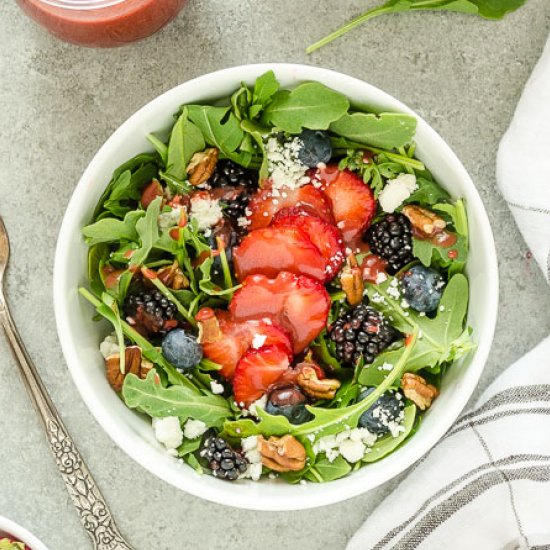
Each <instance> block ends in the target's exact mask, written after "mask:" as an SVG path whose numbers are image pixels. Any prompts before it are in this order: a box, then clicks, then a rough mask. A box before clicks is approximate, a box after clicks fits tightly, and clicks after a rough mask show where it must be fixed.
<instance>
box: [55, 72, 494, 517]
mask: <svg viewBox="0 0 550 550" xmlns="http://www.w3.org/2000/svg"><path fill="white" fill-rule="evenodd" d="M268 69H273V70H274V71H275V74H276V75H277V78H278V79H279V80H280V82H281V84H282V85H283V86H295V85H297V84H298V83H300V82H302V81H307V80H317V81H319V82H322V83H324V84H326V85H327V86H330V87H331V88H333V89H335V90H338V91H340V92H342V93H344V94H345V95H347V96H348V97H349V98H350V99H351V100H352V101H353V102H356V103H358V104H361V105H364V106H370V107H372V108H374V109H377V110H387V111H400V112H409V113H412V114H414V113H413V112H412V111H411V110H410V109H409V108H408V107H406V106H405V105H403V104H402V103H400V102H399V101H397V100H396V99H394V98H393V97H391V96H389V95H388V94H386V93H384V92H382V91H381V90H379V89H377V88H375V87H374V86H371V85H369V84H366V83H365V82H362V81H361V80H357V79H355V78H352V77H349V76H346V75H343V74H340V73H336V72H333V71H330V70H326V69H319V68H316V67H310V66H304V65H287V64H261V65H246V66H242V67H234V68H231V69H225V70H222V71H218V72H215V73H211V74H207V75H205V76H202V77H199V78H196V79H194V80H191V81H189V82H185V83H183V84H181V85H179V86H177V87H176V88H173V89H172V90H169V91H168V92H166V93H165V94H163V95H161V96H159V97H157V98H156V99H154V100H153V101H151V102H150V103H148V104H147V105H145V106H144V107H143V108H141V109H140V110H139V111H138V112H137V113H135V114H134V115H133V116H131V117H130V118H129V119H128V120H127V121H126V122H125V123H124V124H122V126H120V128H118V130H116V132H115V133H114V134H113V135H112V136H111V137H110V138H109V139H108V140H107V141H106V142H105V144H104V145H103V147H101V149H100V150H99V152H98V153H97V154H96V156H95V157H94V158H93V160H92V161H91V162H90V164H89V166H88V168H87V169H86V171H85V172H84V175H83V176H82V178H81V180H80V182H79V183H78V185H77V187H76V189H75V191H74V194H73V196H72V199H71V201H70V203H69V206H68V208H67V212H66V214H65V218H64V220H63V224H62V227H61V231H60V234H59V240H58V243H57V251H56V257H55V269H54V277H53V280H54V301H55V314H56V318H57V329H58V332H59V339H60V341H61V345H62V348H63V352H64V354H65V359H66V361H67V364H68V366H69V370H70V372H71V374H72V376H73V379H74V381H75V383H76V385H77V387H78V389H79V391H80V393H81V395H82V398H83V399H84V401H85V402H86V404H87V405H88V407H89V409H90V410H91V411H92V413H93V414H94V416H95V417H96V419H97V421H98V422H99V423H100V424H101V425H102V426H103V428H104V429H105V431H106V432H107V433H108V434H109V435H110V436H111V438H112V439H113V440H114V441H115V443H117V444H118V445H119V446H120V447H121V448H122V449H123V450H124V451H125V452H126V453H127V454H128V455H129V456H130V457H132V458H133V459H134V460H136V461H137V462H139V463H140V464H141V465H142V466H143V467H145V468H147V469H148V470H149V471H151V472H152V473H154V474H155V475H157V476H158V477H160V478H161V479H163V480H165V481H167V482H168V483H171V484H172V485H174V486H175V487H178V488H180V489H183V490H184V491H187V492H189V493H192V494H193V495H196V496H199V497H202V498H205V499H208V500H211V501H214V502H218V503H221V504H227V505H231V506H237V507H241V508H250V509H255V510H295V509H304V508H313V507H316V506H323V505H326V504H331V503H335V502H338V501H342V500H345V499H348V498H350V497H353V496H355V495H359V494H361V493H363V492H365V491H368V490H369V489H372V488H373V487H376V486H378V485H380V484H381V483H384V482H385V481H387V480H389V479H391V478H392V477H394V476H395V475H397V474H399V473H400V472H402V471H403V470H405V469H406V468H407V467H408V466H411V465H412V464H414V463H415V462H416V461H417V460H418V459H419V458H420V457H421V456H422V455H424V454H425V453H426V452H427V451H428V450H429V449H430V448H431V447H432V446H433V445H434V444H435V443H436V441H437V440H438V439H439V438H441V436H442V435H443V434H444V433H445V432H446V431H447V430H448V429H449V427H450V426H451V424H452V423H453V421H454V420H455V419H456V418H457V416H458V415H459V413H460V411H461V410H462V409H463V407H464V406H465V405H466V403H467V401H468V399H469V397H470V396H471V394H472V392H473V390H474V388H475V386H476V384H477V381H478V379H479V377H480V374H481V371H482V370H483V367H484V365H485V362H486V360H487V356H488V354H489V349H490V347H491V342H492V338H493V332H494V328H495V323H496V315H497V306H498V271H497V261H496V254H495V247H494V241H493V235H492V232H491V227H490V225H489V221H488V218H487V214H486V212H485V209H484V207H483V204H482V202H481V199H480V197H479V195H478V193H477V191H476V188H475V186H474V184H473V182H472V180H471V179H470V177H469V175H468V173H467V172H466V170H465V169H464V167H463V166H462V164H461V163H460V161H459V160H458V158H457V157H456V155H455V154H454V153H453V152H452V151H451V149H450V148H449V146H448V145H447V144H446V143H445V142H444V141H443V139H442V138H441V137H440V136H439V135H438V134H437V133H436V132H435V131H434V130H433V129H432V128H430V126H428V124H427V123H426V122H425V121H424V120H422V119H421V118H420V117H418V115H415V116H416V117H417V119H418V129H417V133H416V141H417V156H418V158H419V159H421V160H422V161H424V162H425V163H426V165H427V166H428V168H429V169H430V170H431V171H432V173H433V174H434V176H435V177H436V178H437V180H438V181H439V182H440V183H441V184H442V186H443V187H445V188H446V189H447V190H448V191H449V192H450V193H451V195H453V196H454V197H457V198H459V197H463V198H465V199H466V204H467V209H468V218H469V223H470V236H471V252H470V257H469V260H468V276H469V279H470V285H471V286H470V310H469V315H468V323H469V324H470V325H471V326H472V327H473V329H474V338H475V340H476V341H477V342H478V348H477V351H476V352H475V353H473V354H472V355H471V356H470V357H468V358H467V360H466V361H464V362H463V363H462V364H461V365H460V366H459V365H457V366H455V367H454V368H452V369H450V370H449V372H448V373H447V375H446V376H445V379H444V382H443V387H442V391H441V396H440V397H439V398H438V399H437V400H436V401H435V403H434V405H433V407H432V408H431V409H430V410H429V412H428V413H427V414H426V415H425V417H424V420H423V422H422V427H421V428H420V430H419V431H418V433H416V434H415V435H414V437H413V438H411V440H410V441H408V442H407V443H406V445H404V446H403V447H401V448H400V449H399V450H397V451H396V452H394V453H393V454H391V455H390V456H388V457H386V458H384V459H383V460H381V461H380V462H377V463H374V464H370V465H367V466H366V467H364V468H362V469H360V470H359V471H357V472H355V473H354V474H353V475H350V476H348V477H347V478H344V479H340V480H337V481H333V482H331V483H326V484H311V483H310V484H306V485H297V486H294V485H287V484H284V483H281V482H270V481H265V482H261V483H257V482H256V483H255V482H251V481H247V482H240V483H237V484H235V483H233V484H231V483H227V482H224V481H221V480H217V479H215V478H213V477H210V476H202V477H201V476H199V475H197V474H196V473H195V472H193V471H192V470H191V468H189V467H187V466H185V465H182V464H180V463H179V462H177V461H176V460H175V459H174V458H172V457H170V456H168V455H167V454H166V452H165V451H164V450H163V448H162V447H161V445H160V444H158V443H157V442H156V441H155V438H154V436H153V431H152V429H151V426H150V424H149V423H148V422H146V421H145V420H144V419H143V418H142V417H140V416H138V415H137V414H135V413H134V412H132V411H131V410H130V409H128V408H126V407H125V406H124V403H123V402H122V401H121V400H120V399H119V398H118V397H117V396H116V394H115V393H114V392H113V391H112V390H111V388H110V387H109V385H108V383H107V381H106V379H105V375H104V367H103V359H102V357H101V355H100V354H99V352H98V344H99V342H100V341H101V339H102V338H103V337H104V336H105V334H106V332H107V327H106V326H104V325H101V324H97V323H95V322H93V321H92V319H91V317H92V314H93V311H92V309H91V308H90V306H89V305H88V304H87V303H85V301H84V300H83V299H81V298H80V297H79V295H78V293H77V288H78V286H80V285H86V283H87V281H86V245H85V244H84V242H83V240H82V238H81V234H80V228H81V227H82V226H84V225H86V224H87V223H89V221H90V216H91V214H92V211H93V209H94V207H95V205H96V203H97V201H98V199H99V197H100V195H101V193H102V192H103V190H104V188H105V186H106V185H107V182H108V181H109V179H110V177H111V172H112V171H113V170H114V169H115V168H116V167H117V166H119V165H120V164H121V163H122V162H124V161H126V160H127V159H129V158H130V157H132V156H134V155H135V154H137V153H139V152H142V151H146V150H150V149H151V147H150V145H149V143H148V142H147V140H146V139H145V136H146V135H147V134H148V133H149V132H152V131H156V130H159V129H162V128H167V127H169V126H170V124H171V122H173V119H172V114H173V113H174V112H175V111H177V109H178V107H179V106H180V105H181V104H183V103H191V102H194V103H196V102H204V101H209V100H213V99H216V98H220V97H224V96H228V95H229V94H230V93H231V92H233V91H234V90H235V89H236V88H237V87H238V86H239V83H240V82H242V81H245V82H248V83H249V84H251V83H253V82H254V80H255V79H256V77H257V76H259V75H260V74H262V73H264V72H265V71H267V70H268Z"/></svg>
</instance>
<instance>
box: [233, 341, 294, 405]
mask: <svg viewBox="0 0 550 550" xmlns="http://www.w3.org/2000/svg"><path fill="white" fill-rule="evenodd" d="M291 359H292V357H291V356H289V354H288V351H287V350H286V349H284V348H282V347H280V346H262V347H261V348H259V349H251V350H249V351H248V352H247V353H246V354H245V355H244V357H243V358H242V359H241V360H240V361H239V364H238V365H237V368H236V369H235V376H234V377H233V397H234V398H235V401H236V402H237V403H238V404H239V405H240V404H243V405H244V406H245V407H248V406H249V405H250V404H252V403H253V402H254V401H256V400H257V399H259V398H260V397H262V395H264V394H265V393H266V392H267V390H268V389H269V387H270V386H271V385H272V384H274V383H275V382H277V380H279V378H281V376H282V375H283V374H284V373H285V372H286V371H287V370H288V368H289V366H290V361H291Z"/></svg>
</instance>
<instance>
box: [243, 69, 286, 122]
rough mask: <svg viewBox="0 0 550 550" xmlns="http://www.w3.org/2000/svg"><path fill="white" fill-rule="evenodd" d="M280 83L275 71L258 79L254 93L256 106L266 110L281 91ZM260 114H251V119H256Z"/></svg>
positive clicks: (268, 72)
mask: <svg viewBox="0 0 550 550" xmlns="http://www.w3.org/2000/svg"><path fill="white" fill-rule="evenodd" d="M279 86H280V85H279V82H278V80H277V78H276V77H275V73H274V72H273V71H267V72H266V73H264V74H263V75H261V76H259V77H258V78H257V79H256V82H255V84H254V91H253V93H252V98H253V103H254V105H258V106H259V107H261V108H265V107H266V106H267V105H268V103H269V102H270V101H271V99H272V98H273V96H274V95H275V93H276V92H277V91H278V90H279ZM258 114H259V113H257V112H255V113H251V115H250V116H251V118H254V117H255V116H257V115H258Z"/></svg>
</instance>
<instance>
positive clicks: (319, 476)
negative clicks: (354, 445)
mask: <svg viewBox="0 0 550 550" xmlns="http://www.w3.org/2000/svg"><path fill="white" fill-rule="evenodd" d="M350 472H351V466H350V464H349V463H348V462H347V461H346V460H345V459H344V457H342V456H340V455H339V456H337V457H336V458H335V459H334V460H333V461H332V462H330V460H329V459H328V458H327V457H326V456H321V458H320V459H319V460H318V461H317V462H316V463H315V465H314V466H312V467H311V468H310V469H309V471H308V472H307V473H306V475H305V476H304V477H305V478H306V479H307V480H308V481H313V482H314V483H323V482H324V481H334V480H335V479H340V478H341V477H344V476H347V475H348V474H349V473H350Z"/></svg>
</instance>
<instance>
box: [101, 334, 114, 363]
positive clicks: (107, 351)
mask: <svg viewBox="0 0 550 550" xmlns="http://www.w3.org/2000/svg"><path fill="white" fill-rule="evenodd" d="M99 351H100V353H101V355H103V358H104V359H107V357H109V355H115V354H117V353H118V351H119V349H118V340H117V337H116V335H115V334H109V335H108V336H105V339H104V340H103V342H101V344H99Z"/></svg>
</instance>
